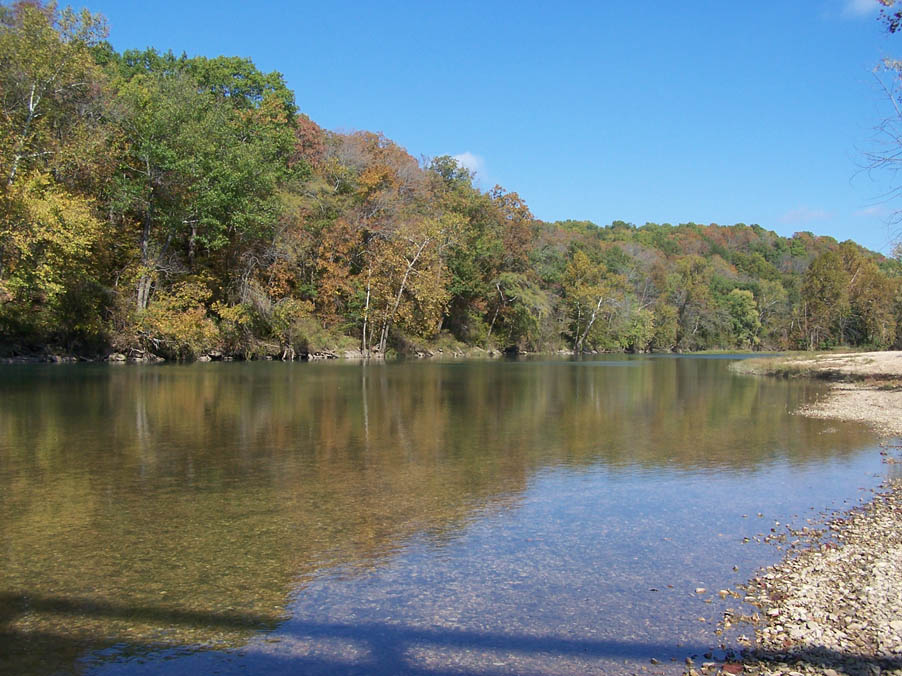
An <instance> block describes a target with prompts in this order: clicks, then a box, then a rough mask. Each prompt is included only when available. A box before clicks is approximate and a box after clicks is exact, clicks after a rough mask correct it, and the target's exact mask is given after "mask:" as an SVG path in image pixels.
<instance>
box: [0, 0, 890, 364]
mask: <svg viewBox="0 0 902 676" xmlns="http://www.w3.org/2000/svg"><path fill="white" fill-rule="evenodd" d="M105 38H106V26H105V23H104V21H103V19H102V18H101V17H99V16H98V15H94V14H91V13H90V12H88V11H87V10H83V11H81V12H74V11H72V10H70V9H63V10H60V9H58V8H57V7H56V5H53V4H47V5H43V4H40V3H38V2H17V3H14V4H11V5H5V6H0V113H2V114H0V184H2V187H0V341H2V349H3V351H4V352H5V353H6V354H17V353H18V354H23V353H28V352H33V351H38V350H42V349H47V348H48V347H52V348H54V349H63V350H67V351H70V352H75V353H82V354H101V353H103V352H104V351H110V350H117V351H122V352H127V351H137V352H141V351H143V352H152V353H155V354H160V355H164V356H166V357H170V358H188V359H190V358H194V357H197V356H199V355H201V354H204V353H210V352H219V353H222V354H231V355H241V356H244V357H248V358H251V357H261V356H275V357H283V358H294V357H297V356H302V355H304V354H307V353H310V352H316V351H321V350H347V349H355V350H359V351H360V352H362V353H363V354H366V355H371V356H378V355H384V354H386V353H391V352H396V353H404V352H407V351H412V350H417V349H421V348H424V349H425V348H428V347H429V346H434V345H448V346H461V345H464V346H478V347H483V348H493V349H497V350H507V349H509V350H529V351H540V350H560V349H568V350H573V351H577V352H582V351H592V350H617V351H646V350H665V351H670V350H701V349H711V348H724V349H735V348H742V349H758V348H780V349H785V348H802V349H814V348H824V347H831V346H835V345H855V346H869V347H873V348H889V347H893V346H899V345H900V342H902V282H900V279H902V266H900V263H899V262H898V261H896V260H894V259H887V258H884V257H883V256H881V255H879V254H876V253H873V252H870V251H867V250H865V249H863V248H862V247H860V246H858V245H857V244H855V243H853V242H844V243H842V244H839V243H837V242H836V241H835V240H833V239H831V238H829V237H816V236H814V235H812V234H810V233H798V234H796V235H794V236H793V237H792V238H784V237H780V236H778V235H776V234H775V233H773V232H770V231H768V230H765V229H764V228H762V227H760V226H757V225H751V226H746V225H742V224H739V225H733V226H718V225H707V226H704V225H697V224H693V223H687V224H681V225H677V226H671V225H667V224H664V225H658V224H653V223H648V224H645V225H643V226H641V227H637V226H635V225H632V224H628V223H624V222H621V221H615V222H614V223H612V224H611V225H609V226H607V227H599V226H597V225H595V224H594V223H590V222H583V221H562V222H556V223H546V222H542V221H539V220H537V219H535V218H534V217H533V215H532V214H531V213H530V210H529V208H528V207H527V205H526V203H525V201H524V200H523V199H522V198H521V197H520V196H519V195H518V194H517V193H515V192H508V191H507V190H505V189H503V188H501V187H500V186H496V187H495V188H493V189H492V190H490V191H488V192H483V191H481V190H479V189H478V188H477V187H475V186H474V177H473V175H472V174H471V173H470V172H469V171H467V170H466V169H465V168H463V167H462V166H460V165H459V164H458V163H457V162H456V161H455V160H454V159H452V158H450V157H447V156H445V157H436V158H432V159H429V160H424V161H417V160H416V159H415V158H413V157H411V156H410V155H409V154H408V153H407V152H406V151H405V150H404V149H403V148H401V147H400V146H398V145H397V144H395V143H393V142H392V141H391V140H389V139H387V138H385V137H384V136H382V135H381V134H376V133H370V132H356V133H350V134H341V133H334V132H329V131H326V130H323V129H321V128H320V127H319V126H318V125H317V124H316V123H314V122H313V121H312V120H310V119H309V118H308V117H307V116H306V115H304V114H303V113H302V112H300V111H299V110H298V107H297V105H296V103H295V98H294V94H293V93H292V92H291V91H290V90H289V89H288V88H287V87H286V86H285V83H284V80H283V78H282V76H281V75H280V74H279V73H276V72H273V73H262V72H260V71H259V70H258V69H257V68H256V67H255V66H254V65H253V63H252V62H251V61H250V60H247V59H241V58H235V57H217V58H213V59H210V58H205V57H194V58H189V57H187V56H185V55H182V56H175V55H174V54H172V53H171V52H169V53H159V52H157V51H155V50H153V49H148V50H145V51H134V50H129V51H125V52H123V53H117V52H116V51H114V50H113V49H112V48H111V46H110V45H109V43H107V42H105Z"/></svg>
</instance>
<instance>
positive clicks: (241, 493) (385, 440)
mask: <svg viewBox="0 0 902 676" xmlns="http://www.w3.org/2000/svg"><path fill="white" fill-rule="evenodd" d="M10 373H12V374H15V376H16V377H18V380H16V379H14V378H12V377H10V378H9V381H8V382H7V383H5V384H4V387H3V390H2V391H0V444H2V446H0V476H2V477H5V478H4V479H3V482H4V483H3V485H2V486H0V494H2V495H3V500H2V502H0V519H2V524H3V526H2V529H3V535H4V548H3V550H2V552H0V580H2V587H0V591H2V592H7V593H11V594H12V596H9V597H6V598H7V599H11V598H15V599H17V601H16V603H17V610H16V612H15V613H4V614H0V618H4V619H5V624H6V625H7V626H6V628H5V630H4V631H5V633H3V634H2V636H3V637H5V638H0V644H3V645H0V654H7V655H10V654H12V653H11V652H10V651H11V649H12V643H14V642H15V643H21V642H22V641H23V639H26V638H27V637H29V636H31V637H35V640H37V637H39V636H41V635H46V636H61V635H64V636H65V637H66V642H67V643H66V644H67V645H80V642H81V641H87V642H89V643H94V642H100V643H108V642H109V643H112V642H115V641H127V642H132V643H154V642H161V643H169V644H174V645H178V644H185V643H208V642H214V643H217V642H225V643H230V642H231V643H233V642H235V641H236V640H240V639H241V638H243V637H244V636H245V635H246V634H247V631H248V628H247V627H246V626H240V627H236V626H228V625H227V624H226V625H225V626H224V625H223V623H210V624H209V625H204V624H202V623H200V624H189V625H185V624H182V625H179V624H178V623H173V622H167V621H166V620H165V613H166V612H167V610H168V611H169V612H171V613H172V614H173V616H175V615H176V614H179V613H198V614H199V615H200V616H206V615H211V614H212V615H215V614H217V613H226V614H237V615H241V616H247V617H254V618H257V619H258V620H259V621H260V623H261V625H264V624H266V623H275V622H277V621H278V620H279V619H281V617H282V615H283V612H284V606H285V601H286V596H287V594H288V592H289V590H290V589H291V587H292V585H293V584H294V583H295V582H296V581H298V579H299V578H300V579H301V580H302V579H303V578H304V577H305V576H309V575H311V574H313V573H315V572H316V570H317V569H318V568H320V567H322V566H324V565H330V564H336V563H342V564H350V565H351V566H352V567H353V566H357V565H359V566H369V565H373V564H374V563H376V562H378V561H379V560H382V559H383V558H384V557H385V556H386V555H387V554H389V553H390V552H391V551H392V548H394V547H396V546H398V543H399V542H401V541H402V540H403V539H405V538H406V537H408V536H410V535H411V534H414V533H418V532H421V533H426V534H428V536H429V537H431V538H432V539H433V541H434V542H435V543H436V545H439V543H441V542H443V541H446V540H447V538H448V537H453V534H454V533H455V532H457V531H458V530H459V529H460V528H461V526H462V524H464V523H466V522H467V520H468V519H470V518H472V517H473V515H474V514H475V513H478V512H479V511H480V510H482V509H485V508H489V509H491V508H493V507H492V506H493V505H494V506H495V508H497V507H498V506H501V505H504V504H515V502H516V496H517V495H518V494H519V493H520V492H522V490H523V489H524V487H525V485H526V482H527V480H528V479H529V477H530V476H531V475H532V473H533V472H534V471H535V470H537V469H539V468H541V467H545V466H548V465H555V464H560V463H566V464H568V465H577V466H579V465H588V464H590V463H596V462H602V463H605V464H607V465H608V466H611V467H615V468H616V467H624V466H633V465H640V466H643V467H649V468H656V467H665V466H666V467H674V466H676V467H680V468H684V469H687V470H691V469H693V468H696V467H712V466H713V467H721V468H724V469H727V470H731V471H732V470H738V469H743V468H751V467H754V466H756V465H758V464H761V463H765V462H768V461H770V460H771V459H772V458H773V457H774V456H775V455H779V454H785V456H787V457H789V458H790V459H793V460H796V459H798V460H804V459H809V458H810V459H812V460H814V459H817V458H820V457H823V456H825V455H830V454H833V453H836V452H840V451H841V450H842V449H846V448H850V447H855V446H860V445H861V443H863V442H864V441H866V440H867V436H866V434H865V433H864V432H863V431H862V430H861V429H860V428H857V427H852V426H840V425H834V427H836V428H837V430H838V431H837V432H836V433H834V434H829V435H827V434H819V431H820V430H822V429H823V426H824V425H823V423H821V422H818V421H809V420H806V419H804V418H801V417H798V416H787V415H786V410H787V407H788V408H790V409H791V408H794V407H795V406H796V405H797V404H798V403H800V402H801V401H803V400H806V399H807V398H810V397H811V396H812V393H813V392H814V391H816V388H818V387H819V385H812V384H805V383H786V382H777V381H768V380H762V379H755V378H737V377H734V376H731V375H728V374H727V372H726V371H725V370H724V364H723V363H722V362H716V361H707V360H677V359H667V360H654V361H652V362H629V363H625V364H624V365H623V366H608V367H605V366H597V365H593V364H591V363H579V364H577V363H547V364H529V363H526V364H524V363H517V364H498V363H490V364H454V365H440V364H411V365H403V364H385V365H382V364H380V365H357V366H354V365H323V366H319V365H282V364H251V365H243V364H231V365H221V366H219V365H196V366H192V367H163V368H149V369H144V368H123V369H83V370H79V369H65V368H62V369H56V370H52V371H51V370H38V369H34V370H31V371H28V370H21V371H11V372H10ZM29 595H31V596H34V597H36V598H37V597H45V598H55V599H62V600H66V599H79V601H78V603H88V604H90V603H95V604H96V603H113V604H117V605H118V606H120V607H133V608H148V607H152V608H155V609H158V610H159V613H158V614H156V615H154V616H153V617H145V616H142V615H140V614H136V615H135V616H134V617H127V616H122V615H121V614H120V615H115V616H111V615H108V614H107V615H104V614H102V613H90V612H85V613H84V614H82V615H79V614H78V613H73V612H69V613H67V614H66V615H65V616H64V617H63V616H61V615H60V614H59V613H53V612H48V611H46V610H40V609H37V608H29V606H28V603H27V599H28V597H29ZM0 603H7V604H8V603H11V601H9V600H7V601H2V600H0ZM61 632H62V633H61ZM26 643H27V641H26ZM23 645H25V644H23ZM60 645H63V642H62V641H61V643H60ZM19 652H21V651H19ZM61 657H62V653H61ZM66 659H71V655H67V656H66ZM57 666H59V665H57Z"/></svg>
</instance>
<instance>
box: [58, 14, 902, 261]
mask: <svg viewBox="0 0 902 676" xmlns="http://www.w3.org/2000/svg"><path fill="white" fill-rule="evenodd" d="M73 4H76V6H80V4H79V3H77V2H76V3H73ZM85 4H86V5H87V7H88V8H89V9H90V10H92V11H95V12H100V13H102V14H104V15H105V16H106V17H107V19H108V20H109V23H110V28H111V34H110V40H111V42H112V43H113V45H114V46H115V47H116V48H117V49H120V50H122V49H126V48H132V47H137V48H143V47H147V46H153V47H156V48H158V49H160V50H166V49H169V48H171V49H173V50H174V51H175V52H177V53H180V52H182V51H185V52H187V53H188V54H189V55H198V54H203V55H206V56H217V55H220V54H225V55H230V56H232V55H234V56H243V57H250V58H251V59H253V60H254V62H255V63H256V64H257V66H258V67H259V68H260V69H261V70H265V71H270V70H278V71H280V72H282V73H283V74H284V76H285V79H286V81H287V83H288V85H289V86H290V87H291V88H292V89H293V90H294V91H295V95H296V98H297V102H298V105H299V106H300V108H301V110H302V111H304V112H305V113H307V114H308V115H309V116H310V117H311V118H312V119H313V120H315V121H316V122H318V123H319V124H320V125H322V126H323V127H326V128H328V129H333V130H354V129H367V130H371V131H381V132H383V133H385V135H386V136H388V137H389V138H391V139H393V140H395V141H396V142H397V143H399V144H400V145H402V146H404V147H405V148H407V150H408V151H409V152H410V153H411V154H413V155H414V156H417V157H419V156H435V155H443V154H448V155H457V156H459V157H461V158H462V160H464V161H465V162H466V163H468V164H469V165H470V166H471V168H474V169H476V170H477V177H478V180H479V184H480V185H481V186H482V187H484V188H490V187H491V186H492V185H494V184H495V183H499V184H501V185H502V186H504V187H505V188H507V189H508V190H512V191H517V192H519V193H520V195H521V196H522V197H523V198H525V200H526V201H527V203H528V204H529V205H530V207H531V209H532V210H533V213H535V215H536V216H537V217H539V218H542V219H544V220H557V219H565V218H574V219H588V220H592V221H594V222H596V223H598V224H600V225H605V224H608V223H610V222H611V221H613V220H615V219H620V220H625V221H630V222H633V223H636V224H640V225H641V224H642V223H645V222H646V221H654V222H658V223H664V222H668V223H681V222H686V221H695V222H697V223H721V224H732V223H737V222H744V223H758V224H760V225H762V226H764V227H766V228H768V229H772V230H776V231H777V232H779V233H780V234H783V235H791V234H792V233H793V232H796V231H798V230H811V231H813V232H815V233H816V234H825V235H831V236H833V237H836V238H837V239H838V240H840V241H842V240H845V239H850V238H851V239H854V240H855V241H857V242H859V243H861V244H863V245H865V246H867V247H869V248H872V249H875V250H879V251H883V252H884V253H888V252H889V251H890V250H891V248H892V246H891V242H892V241H893V239H894V238H898V236H899V234H900V232H902V228H900V226H898V225H891V224H890V222H891V216H892V214H893V212H895V211H896V210H899V209H902V202H900V203H894V202H886V201H885V200H882V199H881V195H882V194H884V193H885V192H886V191H887V190H888V189H889V188H890V187H892V185H893V183H892V180H893V177H892V176H890V175H886V174H878V175H872V176H869V175H868V174H867V173H866V172H862V171H860V168H861V165H862V164H863V162H864V158H863V152H864V151H865V150H867V149H868V148H872V147H873V138H874V127H875V126H876V125H877V124H878V123H879V122H880V120H881V119H882V118H884V117H886V116H887V115H889V114H890V112H891V109H890V106H889V103H888V102H887V100H886V96H885V94H883V93H882V92H881V90H880V88H879V87H878V84H877V81H876V79H875V77H874V75H873V73H872V71H873V69H874V67H875V66H876V65H877V64H878V62H879V61H880V60H881V59H882V58H884V57H893V56H895V57H900V58H902V35H899V36H889V35H886V34H885V32H884V31H883V29H882V26H881V25H880V24H879V22H878V21H877V18H876V17H877V11H876V9H877V0H810V1H808V2H786V1H783V0H763V1H762V2H755V3H737V2H716V3H715V2H700V1H694V0H686V1H684V2H679V3H674V2H652V3H638V2H628V1H627V0H621V1H619V2H605V1H602V0H595V1H592V2H589V1H586V2H576V1H572V2H556V3H552V2H547V1H546V2H532V1H530V0H519V1H517V2H500V1H499V2H490V1H488V0H483V1H481V2H471V1H469V0H462V1H457V2H453V3H439V2H433V1H429V0H420V1H419V2H413V1H412V0H411V1H409V2H389V1H387V0H383V1H381V2H366V3H365V2H348V1H341V0H338V1H334V2H322V1H321V0H320V1H319V2H316V3H307V2H289V1H278V2H275V1H274V2H265V1H264V2H259V3H250V2H234V1H231V0H221V1H220V2H208V1H206V0H192V1H191V2H184V0H181V1H180V2H172V1H170V0H154V2H147V1H146V0H145V1H143V2H133V1H132V0H98V1H96V2H89V3H85ZM896 178H897V179H898V180H899V181H902V176H900V177H896Z"/></svg>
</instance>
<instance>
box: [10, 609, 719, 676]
mask: <svg viewBox="0 0 902 676" xmlns="http://www.w3.org/2000/svg"><path fill="white" fill-rule="evenodd" d="M28 613H52V614H56V615H74V616H84V615H93V616H97V617H103V618H107V619H109V618H115V619H124V620H129V621H133V622H153V623H158V624H159V625H160V626H171V625H192V626H195V627H199V628H203V629H205V630H208V631H214V630H216V629H226V630H231V629H240V630H261V629H267V628H269V629H271V628H272V624H271V622H269V619H268V618H266V617H259V616H253V615H242V614H234V613H228V612H222V613H209V612H202V611H190V610H171V609H168V608H164V607H131V606H121V605H117V604H113V603H103V602H98V601H96V600H93V599H69V598H55V597H36V596H32V595H28V596H26V595H16V594H2V595H0V672H2V673H20V672H18V669H22V668H23V666H24V665H23V662H22V657H23V654H26V653H30V654H31V657H32V659H31V660H30V663H29V664H28V665H27V668H28V669H29V673H56V672H58V671H68V670H69V669H71V668H72V667H73V665H74V664H75V662H73V661H71V658H75V659H76V660H77V661H78V662H80V663H81V665H82V666H86V667H88V668H91V667H99V668H102V667H104V663H105V662H107V661H108V660H110V659H112V660H118V659H121V658H122V657H124V656H127V657H143V658H145V659H148V660H152V659H153V657H154V656H159V657H161V658H163V661H160V662H156V663H155V664H153V665H150V668H151V670H152V671H153V672H154V673H170V671H172V672H174V673H181V669H180V667H179V666H178V665H177V664H176V663H175V662H177V660H175V659H173V658H175V657H177V656H179V655H181V656H182V657H185V658H188V659H189V660H198V659H199V660H202V661H203V660H207V659H210V658H213V659H216V660H222V661H224V662H225V663H229V662H232V661H235V662H236V663H235V665H234V666H235V667H237V668H240V669H245V670H247V669H250V670H251V671H253V672H257V673H267V674H273V673H277V674H278V673H305V674H309V673H314V674H315V673H334V674H342V673H347V674H351V673H366V674H375V675H379V674H413V675H415V674H424V675H425V674H431V675H433V676H436V675H442V674H446V673H447V674H452V673H454V674H461V673H484V672H485V671H495V670H496V669H495V668H494V667H497V666H499V664H500V663H499V659H501V660H505V662H506V663H507V664H508V665H509V666H516V665H517V664H520V663H524V662H528V663H529V664H530V666H531V669H530V670H531V671H534V670H536V669H538V672H539V673H541V672H542V671H543V669H542V668H541V667H542V665H543V664H544V665H545V666H547V667H549V668H550V671H552V672H557V671H558V669H557V668H556V666H557V665H558V663H559V661H560V660H566V659H567V658H577V659H579V660H582V661H585V660H605V661H617V662H623V661H628V662H638V661H642V662H645V663H647V662H648V660H649V659H650V657H653V656H656V655H657V656H659V657H660V656H664V655H680V654H683V655H686V654H693V653H700V652H704V651H706V650H707V649H708V648H707V647H706V646H703V645H694V646H693V645H675V644H667V643H653V642H647V643H646V642H632V641H617V640H587V639H578V638H576V639H571V638H567V637H563V636H525V635H510V634H502V633H497V632H479V631H473V630H466V629H449V628H435V627H418V626H409V625H403V624H392V623H386V622H367V623H359V624H350V623H329V622H300V621H291V622H289V623H288V625H287V627H286V628H285V630H283V631H282V632H281V633H280V635H279V637H278V638H277V639H266V638H264V639H262V640H261V641H258V642H256V643H252V644H251V645H250V646H248V647H246V648H244V649H243V650H240V651H235V650H232V651H229V652H217V653H215V654H214V653H211V652H210V651H209V650H207V651H206V652H205V648H207V649H209V648H211V647H213V648H216V647H219V646H198V647H196V648H197V650H198V652H195V653H192V654H187V653H185V652H184V651H179V648H180V647H182V646H180V645H179V644H177V643H167V642H166V641H159V642H145V643H143V644H142V643H132V642H130V641H129V639H128V637H127V636H119V637H112V636H106V637H102V636H83V637H81V638H79V639H73V637H71V636H67V635H64V634H56V633H34V632H19V631H15V630H9V626H10V624H11V621H12V620H13V619H14V618H15V617H17V616H19V615H24V614H28ZM126 643H127V648H126V650H127V652H125V650H121V649H119V648H123V647H125V644H126ZM323 645H332V646H335V645H339V646H341V650H340V651H339V652H334V651H333V653H332V654H322V653H323V651H322V650H321V647H322V646H323ZM50 646H52V648H53V650H52V651H50V652H45V651H43V650H42V648H45V647H50ZM110 647H112V648H113V650H109V648H110ZM90 650H93V651H95V656H94V657H92V658H88V659H85V658H84V657H82V659H81V660H78V656H79V655H82V656H83V655H84V653H85V652H86V651H90ZM423 651H425V652H423ZM317 653H319V654H317ZM63 654H65V655H67V656H69V657H70V661H68V662H66V661H61V660H59V659H54V657H57V658H58V657H60V656H61V655H63ZM349 656H350V659H349ZM167 665H168V666H167ZM13 666H14V667H15V668H16V670H17V671H16V672H14V671H12V670H8V668H9V667H13ZM106 666H107V667H112V668H113V671H115V667H116V665H115V664H107V665H106ZM123 666H124V665H123ZM197 666H198V665H197V664H195V663H193V662H192V663H190V664H186V665H185V667H187V670H189V671H190V670H194V669H195V668H196V667H197ZM223 668H226V669H227V667H226V666H224V665H220V666H219V667H218V668H217V671H221V670H222V669H223ZM79 671H80V669H79Z"/></svg>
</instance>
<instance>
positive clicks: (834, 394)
mask: <svg viewBox="0 0 902 676" xmlns="http://www.w3.org/2000/svg"><path fill="white" fill-rule="evenodd" d="M748 362H751V363H745V364H742V363H740V364H741V366H740V368H737V370H738V371H740V372H746V373H773V374H779V375H784V376H793V375H808V376H820V377H827V378H830V379H831V380H839V381H841V382H837V383H836V384H834V386H833V388H832V391H831V393H830V396H829V397H827V398H826V399H825V400H823V401H819V402H817V403H816V404H814V405H812V406H809V407H807V408H806V409H804V410H802V411H800V413H802V414H804V415H811V416H815V417H821V418H835V419H844V420H857V421H861V422H866V423H869V424H871V425H873V426H874V427H875V428H876V429H877V430H879V431H880V432H881V433H882V434H883V435H884V436H885V437H899V436H902V389H900V387H899V379H900V378H902V352H886V353H883V352H879V353H854V354H844V355H839V354H830V355H822V356H817V357H813V358H808V359H800V358H785V359H781V358H776V359H755V360H748ZM899 451H900V447H899V446H887V450H885V451H884V455H885V456H886V462H889V463H897V462H902V458H900V457H899ZM828 525H829V530H828V532H827V539H826V540H821V539H820V538H818V537H813V538H811V540H810V544H809V546H808V547H807V548H803V549H802V550H801V551H798V550H797V551H794V552H793V553H791V554H789V555H788V556H787V558H786V559H784V560H783V561H782V562H781V563H779V564H777V565H775V566H773V567H771V568H768V569H766V570H764V571H762V572H761V573H760V574H759V575H758V577H756V578H754V579H752V580H751V581H749V583H748V585H747V586H746V587H745V588H744V589H743V593H744V595H745V600H746V601H747V602H749V603H751V604H752V605H753V606H756V607H757V612H754V613H753V614H752V615H751V617H750V621H751V622H752V623H753V625H754V627H755V638H754V641H753V642H751V641H750V642H749V645H748V647H747V649H746V650H745V651H744V653H743V655H742V657H741V658H740V659H739V660H738V661H736V662H728V663H726V664H717V665H711V664H708V665H705V666H704V668H702V669H698V670H697V668H695V667H694V666H690V667H689V668H687V670H686V673H687V674H690V675H691V676H697V675H698V674H699V673H700V672H701V673H715V672H719V673H730V674H738V673H751V674H761V675H762V676H765V675H774V676H776V675H778V674H780V675H783V676H800V675H802V674H825V675H826V676H839V675H841V674H848V675H849V676H879V675H880V674H894V675H896V674H897V675H899V676H902V485H900V483H899V482H898V481H896V482H889V483H887V484H886V485H884V487H883V491H882V492H881V493H879V494H878V495H876V496H875V498H874V499H873V500H872V501H871V502H870V503H868V504H867V505H866V506H864V507H862V508H858V509H855V510H852V511H851V512H848V513H846V514H843V515H839V516H837V517H835V518H833V519H832V520H831V521H830V522H829V524H828ZM805 531H807V529H805ZM789 535H790V536H798V537H801V538H805V536H806V535H807V532H790V533H789ZM731 622H735V620H734V619H733V618H732V617H730V616H728V617H726V618H725V620H724V624H725V625H726V626H729V625H730V623H731Z"/></svg>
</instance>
